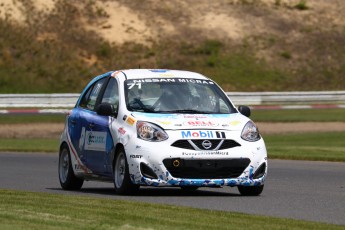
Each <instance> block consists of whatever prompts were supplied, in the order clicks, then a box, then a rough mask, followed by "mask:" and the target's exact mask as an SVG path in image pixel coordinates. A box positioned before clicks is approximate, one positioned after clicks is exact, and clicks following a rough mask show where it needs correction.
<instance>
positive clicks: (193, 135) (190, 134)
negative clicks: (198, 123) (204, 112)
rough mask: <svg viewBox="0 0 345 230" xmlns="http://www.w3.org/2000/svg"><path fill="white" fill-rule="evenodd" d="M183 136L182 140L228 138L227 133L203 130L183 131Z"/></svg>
mask: <svg viewBox="0 0 345 230" xmlns="http://www.w3.org/2000/svg"><path fill="white" fill-rule="evenodd" d="M181 136H182V138H185V139H210V138H211V139H212V138H226V136H225V132H218V131H210V130H203V131H201V130H199V131H194V130H193V131H191V130H182V131H181Z"/></svg>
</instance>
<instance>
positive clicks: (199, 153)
mask: <svg viewBox="0 0 345 230" xmlns="http://www.w3.org/2000/svg"><path fill="white" fill-rule="evenodd" d="M182 155H183V156H210V155H221V156H227V155H229V152H223V151H202V152H182Z"/></svg>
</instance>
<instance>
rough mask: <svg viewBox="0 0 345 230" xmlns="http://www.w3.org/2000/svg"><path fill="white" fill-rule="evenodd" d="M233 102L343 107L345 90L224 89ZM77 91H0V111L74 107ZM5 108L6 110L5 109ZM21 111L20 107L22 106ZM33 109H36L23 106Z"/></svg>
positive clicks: (261, 105) (275, 106) (269, 106)
mask: <svg viewBox="0 0 345 230" xmlns="http://www.w3.org/2000/svg"><path fill="white" fill-rule="evenodd" d="M226 94H227V95H228V97H230V98H231V100H232V102H233V103H234V104H235V105H248V106H251V107H252V108H254V109H260V108H261V109H298V108H300V109H307V108H319V107H320V106H319V105H323V106H324V107H326V108H327V107H330V108H345V91H320V92H319V91H314V92H227V93H226ZM78 97H79V94H72V93H68V94H0V109H1V108H2V110H0V113H9V112H8V111H12V112H11V113H15V112H16V111H15V110H13V109H16V108H43V109H42V110H40V111H43V112H42V113H61V112H65V111H67V109H70V108H73V107H74V105H75V103H76V102H77V100H78ZM4 109H7V110H4ZM22 111H23V110H22ZM26 111H27V112H30V111H31V113H33V111H36V110H30V109H29V110H28V109H27V110H26Z"/></svg>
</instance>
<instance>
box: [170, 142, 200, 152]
mask: <svg viewBox="0 0 345 230" xmlns="http://www.w3.org/2000/svg"><path fill="white" fill-rule="evenodd" d="M171 146H174V147H177V148H181V149H193V150H194V148H193V146H192V145H191V144H190V143H189V142H188V141H187V140H178V141H175V142H174V143H172V145H171Z"/></svg>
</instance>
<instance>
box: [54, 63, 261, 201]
mask: <svg viewBox="0 0 345 230" xmlns="http://www.w3.org/2000/svg"><path fill="white" fill-rule="evenodd" d="M249 116H250V109H249V107H247V106H239V107H238V109H237V108H235V107H234V105H233V103H232V102H231V100H230V99H229V98H228V97H227V95H226V94H225V93H224V92H223V91H222V89H221V88H220V87H219V86H218V85H217V84H216V83H215V82H214V81H212V80H211V79H209V78H208V77H205V76H203V75H201V74H198V73H194V72H188V71H179V70H159V69H153V70H151V69H133V70H120V71H111V72H108V73H105V74H103V75H100V76H97V77H95V78H94V79H93V80H92V81H91V82H90V83H89V84H88V85H87V86H86V88H85V89H84V91H83V92H82V93H81V95H80V97H79V99H78V101H77V103H76V105H75V107H74V108H73V109H72V110H71V111H70V113H69V114H68V115H67V116H66V122H65V128H64V131H63V133H62V135H61V141H60V151H59V166H58V174H59V180H60V184H61V187H62V188H63V189H66V190H77V189H80V188H81V187H82V185H83V182H84V180H98V181H110V182H111V181H113V183H114V187H115V190H116V192H117V193H118V194H133V193H135V192H136V191H138V189H139V188H140V186H156V187H163V186H175V187H181V188H182V189H186V190H195V189H197V188H199V187H222V186H230V187H234V186H237V187H238V190H239V192H240V194H242V195H247V196H257V195H260V194H261V192H262V191H263V188H264V181H265V178H266V176H267V152H266V147H265V143H264V141H263V139H262V137H261V135H260V134H259V130H258V128H257V126H256V125H255V123H254V122H253V121H251V120H250V119H249V118H248V117H249Z"/></svg>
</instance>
